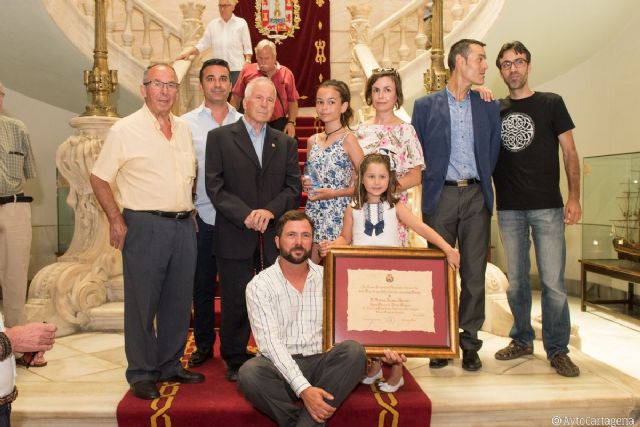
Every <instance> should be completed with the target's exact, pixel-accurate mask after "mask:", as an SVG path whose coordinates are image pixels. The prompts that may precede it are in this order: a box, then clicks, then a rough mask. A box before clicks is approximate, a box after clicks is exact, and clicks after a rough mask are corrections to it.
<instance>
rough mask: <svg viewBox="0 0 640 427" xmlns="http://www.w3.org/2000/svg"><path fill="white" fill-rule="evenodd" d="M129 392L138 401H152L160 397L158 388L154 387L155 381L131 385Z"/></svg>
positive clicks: (143, 381)
mask: <svg viewBox="0 0 640 427" xmlns="http://www.w3.org/2000/svg"><path fill="white" fill-rule="evenodd" d="M131 391H133V395H134V396H135V397H138V398H140V399H146V400H153V399H157V398H159V397H160V392H158V387H156V383H155V381H152V380H142V381H138V382H137V383H135V384H132V385H131Z"/></svg>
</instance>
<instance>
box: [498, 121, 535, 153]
mask: <svg viewBox="0 0 640 427" xmlns="http://www.w3.org/2000/svg"><path fill="white" fill-rule="evenodd" d="M534 135H535V125H534V124H533V120H532V119H531V117H529V116H528V115H527V114H524V113H509V114H507V115H506V116H504V118H503V119H502V145H503V146H504V148H505V149H507V150H509V151H514V152H515V151H521V150H524V149H525V148H527V147H528V146H529V144H531V141H533V136H534Z"/></svg>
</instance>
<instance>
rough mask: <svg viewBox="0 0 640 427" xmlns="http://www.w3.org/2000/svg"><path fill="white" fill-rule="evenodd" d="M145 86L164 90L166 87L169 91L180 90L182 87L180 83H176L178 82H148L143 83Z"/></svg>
mask: <svg viewBox="0 0 640 427" xmlns="http://www.w3.org/2000/svg"><path fill="white" fill-rule="evenodd" d="M142 84H143V85H145V86H149V85H151V87H152V88H154V89H162V88H163V87H166V88H167V90H178V87H180V83H176V82H161V81H160V80H151V81H148V82H144V83H142Z"/></svg>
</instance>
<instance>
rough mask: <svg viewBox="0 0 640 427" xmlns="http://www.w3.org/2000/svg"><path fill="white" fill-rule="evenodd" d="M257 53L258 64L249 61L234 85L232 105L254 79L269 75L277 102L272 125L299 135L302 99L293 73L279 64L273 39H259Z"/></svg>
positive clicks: (242, 95) (238, 105)
mask: <svg viewBox="0 0 640 427" xmlns="http://www.w3.org/2000/svg"><path fill="white" fill-rule="evenodd" d="M255 52H256V63H255V64H246V65H245V66H244V67H243V68H242V71H241V72H240V76H239V77H238V81H237V82H236V83H235V85H234V86H233V91H232V95H231V105H233V106H234V107H235V108H239V107H240V105H241V104H242V99H243V97H244V92H245V89H246V87H247V85H248V84H249V82H250V81H251V80H253V79H255V78H257V77H260V76H264V77H268V78H269V79H271V81H272V82H273V84H274V86H275V88H276V101H275V105H274V108H273V112H272V114H271V117H270V118H269V126H271V127H272V128H274V129H277V130H279V131H282V132H284V133H286V134H287V135H289V136H290V137H292V138H293V137H295V136H296V119H297V118H298V99H299V98H300V95H299V94H298V90H297V89H296V80H295V78H294V77H293V73H292V72H291V70H290V69H288V68H287V67H285V66H284V65H281V64H280V63H278V61H277V59H276V45H275V43H273V42H272V41H271V40H266V39H265V40H260V42H258V44H257V45H256V49H255Z"/></svg>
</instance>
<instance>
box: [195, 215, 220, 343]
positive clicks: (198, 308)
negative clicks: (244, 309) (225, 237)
mask: <svg viewBox="0 0 640 427" xmlns="http://www.w3.org/2000/svg"><path fill="white" fill-rule="evenodd" d="M196 219H197V221H198V233H197V239H198V258H197V263H196V279H195V281H194V284H193V335H194V337H195V340H196V346H197V347H198V348H210V347H213V344H214V343H215V341H216V331H215V329H214V320H215V317H214V316H215V314H214V307H213V300H214V298H215V294H216V292H215V291H216V276H217V275H218V266H217V265H216V258H215V257H214V256H213V250H212V248H213V225H209V224H207V223H206V222H204V221H203V220H202V219H201V218H200V217H199V216H197V217H196Z"/></svg>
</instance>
